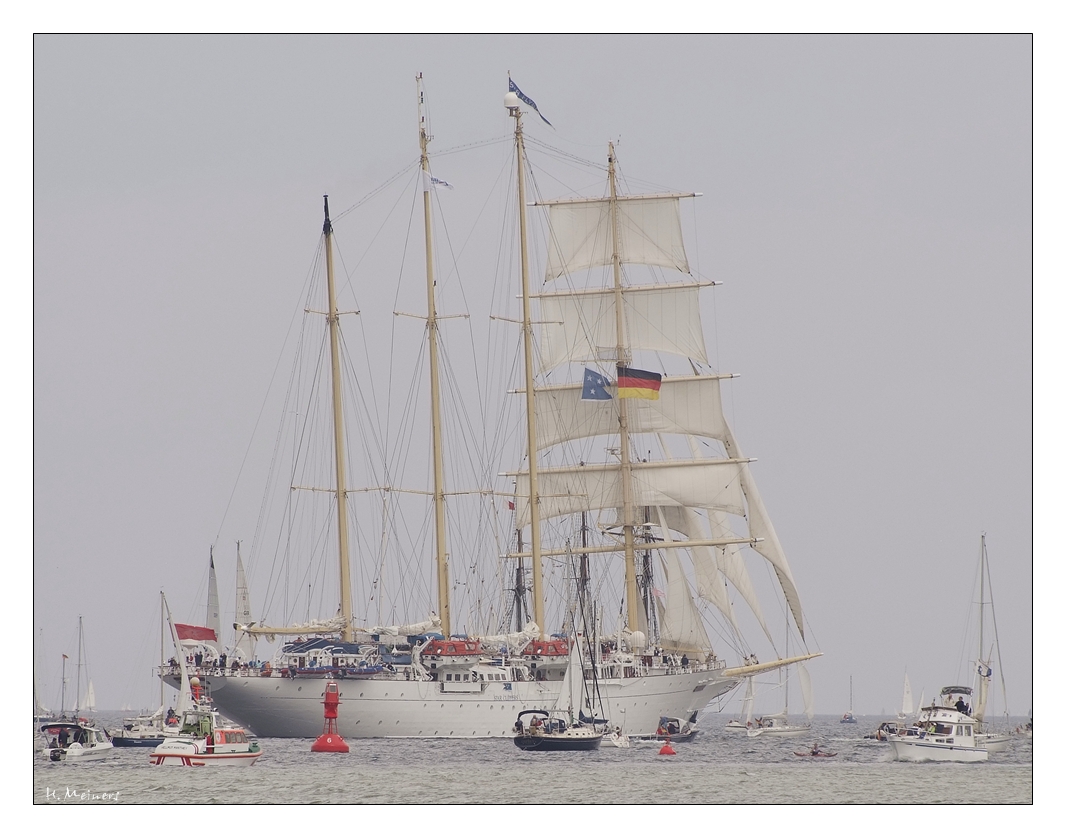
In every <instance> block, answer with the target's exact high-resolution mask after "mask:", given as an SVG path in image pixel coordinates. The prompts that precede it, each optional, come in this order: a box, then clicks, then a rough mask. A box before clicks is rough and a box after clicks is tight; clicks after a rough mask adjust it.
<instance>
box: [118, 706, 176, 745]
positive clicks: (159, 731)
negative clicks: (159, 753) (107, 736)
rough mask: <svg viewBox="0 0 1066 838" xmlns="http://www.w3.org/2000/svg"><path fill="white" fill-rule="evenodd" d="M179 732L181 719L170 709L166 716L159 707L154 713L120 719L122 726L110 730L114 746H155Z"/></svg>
mask: <svg viewBox="0 0 1066 838" xmlns="http://www.w3.org/2000/svg"><path fill="white" fill-rule="evenodd" d="M180 732H181V719H180V718H179V717H178V715H177V714H176V713H175V712H174V711H173V709H171V710H170V712H169V713H167V715H166V716H164V715H163V708H162V707H160V708H159V709H158V710H157V711H156V712H155V713H152V714H151V715H145V716H134V717H132V718H129V719H123V720H122V727H121V728H118V729H115V730H112V731H111V742H112V743H113V744H114V746H115V747H116V748H155V747H156V746H158V745H162V744H163V740H164V739H166V738H167V737H170V736H177V735H178V734H179V733H180Z"/></svg>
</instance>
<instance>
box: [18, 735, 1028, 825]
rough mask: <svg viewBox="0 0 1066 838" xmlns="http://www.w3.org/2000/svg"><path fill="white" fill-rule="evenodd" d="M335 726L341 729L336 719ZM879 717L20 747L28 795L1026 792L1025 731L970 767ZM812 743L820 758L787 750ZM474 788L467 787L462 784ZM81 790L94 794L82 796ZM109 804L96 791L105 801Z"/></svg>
mask: <svg viewBox="0 0 1066 838" xmlns="http://www.w3.org/2000/svg"><path fill="white" fill-rule="evenodd" d="M340 721H341V732H342V733H343V732H344V720H343V718H342V719H341V720H340ZM880 721H881V720H880V719H873V718H871V719H870V720H869V721H867V720H864V719H860V720H859V723H858V724H855V725H842V724H840V723H839V722H838V721H837V719H836V718H835V717H834V718H831V719H830V718H816V719H815V721H814V726H813V730H812V735H811V736H810V737H805V738H798V739H788V740H776V741H774V740H766V739H763V738H762V737H759V738H755V739H748V737H746V736H745V735H744V734H743V733H742V732H732V731H727V730H725V729H724V724H725V722H726V719H725V718H724V717H722V716H710V715H709V716H706V717H705V718H704V719H703V720H701V723H700V726H701V728H702V733H701V734H700V735H699V736H698V737H697V738H696V740H695V741H693V742H691V743H679V744H677V745H674V749H675V750H676V751H677V754H676V755H675V756H662V755H660V754H659V749H660V747H661V746H660V744H659V743H653V742H648V743H634V744H633V746H632V747H631V748H629V749H620V748H616V747H614V746H612V745H609V744H607V743H605V744H604V745H603V747H602V748H601V749H600V750H599V751H596V752H591V753H576V754H530V753H525V752H523V751H519V750H518V749H517V748H516V747H515V746H514V744H513V743H512V742H511V740H509V739H502V740H474V741H452V740H442V739H433V740H354V739H353V740H350V741H349V745H350V746H351V753H350V754H347V755H339V754H312V753H311V740H309V739H262V740H260V744H261V745H262V747H263V756H262V757H261V758H260V759H259V761H258V762H257V763H256V764H255V765H253V766H251V767H248V768H233V769H228V770H227V769H214V770H212V769H207V768H184V767H178V766H174V767H170V766H167V767H162V766H160V767H156V766H152V765H149V763H148V752H149V750H150V749H147V748H144V749H142V748H128V749H126V748H116V749H115V751H114V753H113V755H112V756H111V757H110V758H108V759H106V760H104V761H101V762H96V763H88V764H84V765H67V764H65V763H50V762H49V761H48V760H47V758H46V757H44V756H43V755H42V754H41V753H39V752H35V753H34V756H33V802H34V803H64V804H69V803H73V802H83V797H85V796H88V800H87V801H85V802H90V803H99V802H105V801H104V800H103V799H102V798H101V796H103V795H109V796H113V799H115V800H116V802H118V803H133V804H157V803H372V804H381V803H386V804H395V803H403V804H409V803H471V802H475V803H547V802H551V803H601V804H602V803H610V804H622V803H662V804H678V803H701V804H706V803H725V804H756V803H757V804H799V803H816V804H830V803H832V804H840V803H856V804H867V803H892V804H896V803H933V804H936V803H939V804H957V803H967V804H989V803H993V804H1004V803H1007V804H1029V803H1033V740H1031V739H1022V738H1016V739H1015V741H1014V742H1013V744H1012V746H1011V748H1010V749H1009V750H1008V751H1007V752H1005V753H1001V754H992V755H990V758H989V761H988V762H987V763H984V764H976V765H956V764H921V765H913V764H905V763H897V762H893V761H892V757H891V750H890V749H889V747H888V746H887V745H882V744H880V743H877V742H875V741H872V740H865V739H863V738H862V737H863V735H864V734H866V733H870V732H872V731H873V730H874V729H875V728H876V726H877V724H878V723H879V722H880ZM814 741H817V742H818V743H819V744H820V745H821V747H822V748H823V749H824V750H829V751H835V752H836V753H837V756H836V757H834V758H832V759H821V760H813V759H802V758H799V757H796V756H795V755H794V753H793V752H794V751H803V750H806V749H809V748H810V746H811V744H813V742H814ZM472 790H476V794H474V793H472ZM93 796H96V797H95V799H94V797H93ZM107 802H110V801H107Z"/></svg>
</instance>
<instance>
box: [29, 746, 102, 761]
mask: <svg viewBox="0 0 1066 838" xmlns="http://www.w3.org/2000/svg"><path fill="white" fill-rule="evenodd" d="M114 748H115V746H114V745H112V744H111V743H110V742H95V743H93V744H92V745H89V746H84V745H79V744H78V743H76V742H75V743H74V744H72V745H68V746H67V747H66V748H45V749H44V755H45V756H47V757H48V758H49V759H51V760H52V761H53V762H91V761H93V760H98V759H106V758H107V757H109V756H111V754H113V753H114ZM53 754H58V759H55V758H54V757H53Z"/></svg>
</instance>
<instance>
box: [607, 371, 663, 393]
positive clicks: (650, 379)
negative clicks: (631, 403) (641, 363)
mask: <svg viewBox="0 0 1066 838" xmlns="http://www.w3.org/2000/svg"><path fill="white" fill-rule="evenodd" d="M662 383H663V377H662V375H661V374H660V373H657V372H648V371H647V370H635V369H632V368H631V367H619V368H618V398H620V399H652V400H654V401H657V400H658V398H659V387H661V386H662Z"/></svg>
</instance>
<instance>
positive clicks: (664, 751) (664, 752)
mask: <svg viewBox="0 0 1066 838" xmlns="http://www.w3.org/2000/svg"><path fill="white" fill-rule="evenodd" d="M659 756H661V757H674V756H677V751H675V750H674V749H673V748H672V747H671V746H670V737H669V736H667V737H666V741H665V742H664V743H663V746H662V747H661V748H659Z"/></svg>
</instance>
